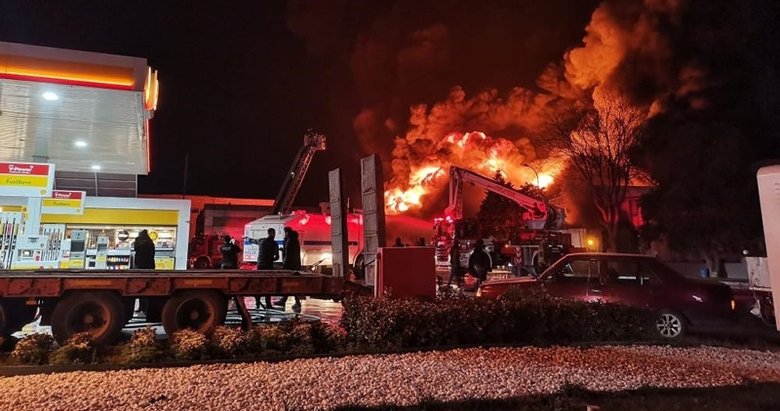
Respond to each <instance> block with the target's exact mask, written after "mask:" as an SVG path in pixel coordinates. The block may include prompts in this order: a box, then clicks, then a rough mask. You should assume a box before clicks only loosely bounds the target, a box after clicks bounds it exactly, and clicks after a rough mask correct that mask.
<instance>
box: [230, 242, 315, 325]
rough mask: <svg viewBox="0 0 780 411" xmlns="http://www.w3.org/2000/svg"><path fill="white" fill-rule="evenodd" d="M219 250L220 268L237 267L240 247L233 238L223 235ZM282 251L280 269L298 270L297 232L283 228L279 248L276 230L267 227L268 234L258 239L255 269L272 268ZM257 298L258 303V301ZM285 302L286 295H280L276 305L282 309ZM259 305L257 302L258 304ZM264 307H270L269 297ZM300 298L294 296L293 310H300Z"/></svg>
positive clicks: (299, 258)
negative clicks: (258, 248) (258, 247)
mask: <svg viewBox="0 0 780 411" xmlns="http://www.w3.org/2000/svg"><path fill="white" fill-rule="evenodd" d="M219 251H220V252H221V253H222V268H223V269H235V268H238V254H239V253H241V248H240V247H239V246H238V245H236V242H235V240H234V239H232V238H230V236H229V235H225V237H224V243H223V244H222V246H221V247H220V249H219ZM280 252H281V253H282V269H284V270H293V271H299V270H300V269H301V243H300V241H299V240H298V232H297V231H295V230H293V229H292V228H290V227H285V228H284V243H283V244H282V249H281V250H280V249H279V245H278V244H276V230H274V229H273V228H269V229H268V236H267V237H266V238H263V239H262V240H260V253H259V255H258V256H257V269H258V270H273V269H274V262H275V261H276V260H278V259H279V253H280ZM259 302H260V301H259V299H258V303H259ZM286 304H287V296H284V297H282V298H281V299H280V300H279V301H277V305H278V306H280V309H282V310H284V307H285V305H286ZM258 305H259V304H258ZM264 306H265V308H272V307H273V304H272V303H271V297H270V296H266V297H265V304H264ZM300 309H301V299H300V297H298V296H295V304H293V310H294V311H300Z"/></svg>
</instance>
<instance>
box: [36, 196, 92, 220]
mask: <svg viewBox="0 0 780 411" xmlns="http://www.w3.org/2000/svg"><path fill="white" fill-rule="evenodd" d="M86 196H87V193H86V192H84V191H64V190H54V192H53V193H52V196H51V198H44V199H43V200H42V201H41V213H44V214H78V215H81V214H84V198H86Z"/></svg>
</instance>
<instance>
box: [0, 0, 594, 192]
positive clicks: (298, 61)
mask: <svg viewBox="0 0 780 411" xmlns="http://www.w3.org/2000/svg"><path fill="white" fill-rule="evenodd" d="M538 3H539V2H535V1H527V2H522V1H487V2H484V1H480V2H469V3H467V4H463V2H449V1H440V2H424V1H423V2H420V1H347V0H333V1H320V2H305V1H304V2H300V1H294V2H289V3H288V2H285V1H253V2H224V3H216V2H210V3H206V2H187V1H149V2H145V1H137V0H134V1H115V0H102V1H31V0H24V1H8V0H3V1H2V2H0V40H2V41H7V42H18V43H27V44H35V45H43V46H50V47H60V48H69V49H78V50H87V51H97V52H104V53H111V54H122V55H131V56H140V57H145V58H147V59H148V60H149V63H150V65H151V66H152V67H154V68H156V69H158V70H159V72H160V81H161V100H160V103H159V107H158V111H157V113H156V115H155V118H154V119H153V120H152V150H153V156H152V159H153V163H152V173H151V174H150V175H149V176H145V177H142V178H141V179H140V191H141V192H142V193H180V192H181V191H182V185H183V170H184V158H185V154H186V153H189V164H190V166H189V182H188V187H187V192H188V193H190V194H203V195H213V196H236V197H253V198H273V197H274V195H275V194H276V191H277V190H278V188H279V182H280V181H281V179H282V176H283V175H284V173H285V172H286V170H287V169H288V167H289V164H290V163H291V161H292V158H293V156H294V155H295V152H296V151H297V150H298V148H299V146H300V144H301V141H302V135H303V133H304V132H305V130H306V129H307V128H315V129H316V130H318V131H320V132H323V133H325V134H326V135H327V137H328V144H329V148H328V152H327V153H325V154H323V153H319V154H318V155H317V156H316V157H315V160H314V162H313V164H312V167H311V169H310V171H309V174H308V176H307V179H306V182H305V183H304V186H303V189H302V191H301V194H300V195H299V197H298V203H299V204H303V205H315V204H316V203H317V202H318V201H321V200H326V199H327V184H326V179H327V170H329V169H332V168H335V167H342V168H343V170H344V172H345V174H346V178H347V179H348V191H349V192H350V193H351V196H352V197H357V194H358V185H359V179H358V172H359V163H358V160H359V158H360V157H362V156H363V155H365V154H366V153H368V152H379V153H380V154H382V155H383V159H384V160H386V161H388V160H389V154H390V150H391V149H392V141H393V137H394V136H393V135H392V133H389V134H390V135H388V133H387V132H385V133H383V134H382V133H378V134H382V135H381V136H378V137H376V138H375V141H371V139H366V138H363V139H360V138H358V136H357V134H358V133H357V132H356V131H355V130H356V129H358V128H359V126H358V125H357V123H355V122H354V121H355V118H356V116H357V115H358V113H360V112H361V109H363V108H364V107H371V108H372V109H377V108H379V109H380V110H381V111H382V112H383V115H384V116H386V117H387V119H388V121H391V122H392V123H393V127H392V128H391V129H392V131H394V132H395V133H397V134H400V135H402V134H403V133H404V131H405V130H406V128H407V124H406V122H407V121H408V117H409V107H410V106H411V105H413V104H419V103H429V104H430V103H434V102H436V101H439V100H441V99H443V98H445V97H446V96H447V94H448V93H449V91H450V89H451V88H452V87H453V86H454V85H456V84H457V85H460V86H462V87H463V88H464V89H465V90H466V91H467V92H472V93H473V92H478V91H480V90H482V89H485V88H492V87H495V88H497V89H499V90H507V89H510V88H511V87H512V86H514V85H517V84H523V85H525V86H531V87H533V83H534V79H535V78H536V77H537V76H538V75H539V73H540V72H541V71H542V70H543V69H544V67H545V66H546V65H547V64H548V63H549V62H551V61H555V60H556V59H560V56H561V55H562V53H563V52H564V51H565V50H566V49H568V48H571V47H573V46H576V45H577V44H580V43H581V40H582V36H583V33H584V27H585V25H586V24H587V21H588V19H589V17H590V13H591V12H592V11H593V9H594V8H595V6H596V5H597V2H595V1H583V2H575V3H578V4H577V5H574V6H573V5H570V3H571V2H569V1H549V2H544V4H538ZM217 4H218V5H219V6H217ZM437 30H438V31H437ZM442 31H444V33H445V36H446V47H444V48H440V49H437V50H426V47H428V43H427V40H425V39H423V40H420V39H419V38H418V37H419V35H428V34H426V33H434V34H432V35H434V36H435V35H436V34H435V33H437V32H439V33H441V32H442ZM420 33H422V34H420ZM410 44H411V46H410ZM412 46H413V47H412ZM388 121H386V123H387V122H388ZM353 201H354V200H353ZM353 204H354V203H353Z"/></svg>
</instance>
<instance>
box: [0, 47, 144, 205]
mask: <svg viewBox="0 0 780 411" xmlns="http://www.w3.org/2000/svg"><path fill="white" fill-rule="evenodd" d="M157 93H158V83H157V73H156V72H154V71H152V70H151V68H149V66H148V65H147V62H146V60H145V59H143V58H137V57H126V56H116V55H108V54H101V53H92V52H84V51H75V50H63V49H55V48H49V47H40V46H30V45H23V44H14V43H2V42H0V160H3V161H25V162H41V163H54V164H55V165H56V170H57V177H56V181H57V183H56V186H57V187H56V188H58V189H84V190H87V191H88V192H92V193H90V195H120V196H126V195H128V194H130V193H128V192H123V193H119V192H116V191H117V190H113V191H114V192H106V191H105V190H103V191H104V192H99V191H101V190H99V187H98V185H100V182H101V181H104V182H106V181H108V182H109V183H108V185H107V187H105V188H106V189H108V190H109V191H111V190H110V189H111V187H116V188H118V189H119V190H118V191H129V190H130V191H135V180H136V176H137V175H139V174H147V173H148V172H149V167H150V164H149V123H148V120H149V119H150V118H151V117H152V116H153V114H154V109H155V106H156V101H157ZM123 182H124V184H125V185H128V184H131V185H132V188H131V187H121V186H122V185H123ZM83 186H85V187H83ZM90 188H92V189H90ZM131 195H134V193H133V194H131Z"/></svg>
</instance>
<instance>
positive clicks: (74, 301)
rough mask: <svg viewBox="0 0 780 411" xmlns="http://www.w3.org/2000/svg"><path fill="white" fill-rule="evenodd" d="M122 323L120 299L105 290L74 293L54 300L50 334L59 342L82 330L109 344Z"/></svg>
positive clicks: (118, 332)
mask: <svg viewBox="0 0 780 411" xmlns="http://www.w3.org/2000/svg"><path fill="white" fill-rule="evenodd" d="M124 325H125V313H124V306H123V305H122V301H121V300H120V299H119V297H118V296H117V295H116V294H114V293H111V292H107V291H85V292H74V293H72V294H70V295H68V296H66V297H63V298H62V299H61V300H60V301H59V302H58V303H57V306H55V307H54V312H53V313H52V316H51V333H52V334H53V335H54V339H55V340H57V342H58V343H59V344H60V345H62V344H64V343H65V341H67V340H68V338H70V337H71V336H72V335H73V334H77V333H81V332H88V333H90V334H91V335H92V339H93V341H95V343H97V344H110V343H112V342H114V340H116V338H117V337H119V334H120V333H121V332H122V327H123V326H124Z"/></svg>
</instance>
